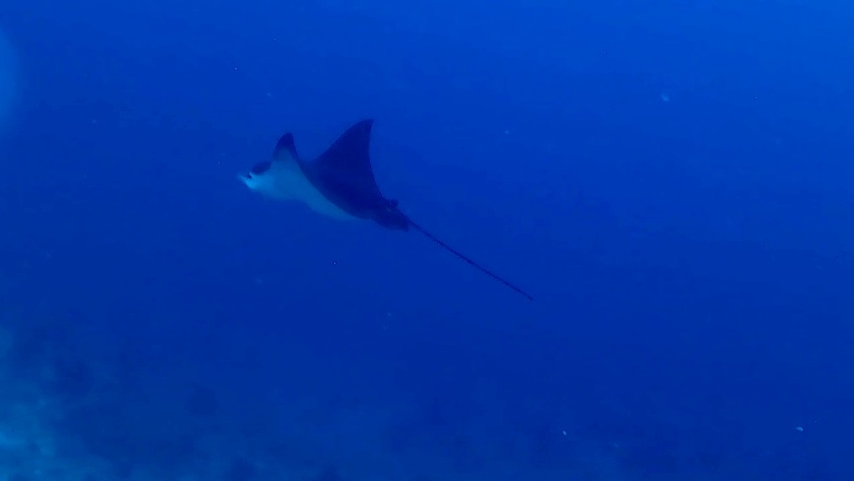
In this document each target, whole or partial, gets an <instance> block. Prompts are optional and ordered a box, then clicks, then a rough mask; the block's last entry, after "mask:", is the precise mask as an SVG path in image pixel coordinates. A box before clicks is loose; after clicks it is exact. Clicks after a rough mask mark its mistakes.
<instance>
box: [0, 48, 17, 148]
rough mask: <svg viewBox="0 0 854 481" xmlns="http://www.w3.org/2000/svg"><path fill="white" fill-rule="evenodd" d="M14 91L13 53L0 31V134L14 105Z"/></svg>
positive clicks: (14, 68) (14, 67)
mask: <svg viewBox="0 0 854 481" xmlns="http://www.w3.org/2000/svg"><path fill="white" fill-rule="evenodd" d="M16 91H17V89H16V66H15V53H14V51H13V49H12V46H11V45H10V44H9V42H8V41H7V40H6V38H5V36H4V35H3V32H2V31H0V135H2V129H3V128H4V127H5V124H6V121H7V120H8V116H9V115H10V114H11V110H12V107H13V106H14V102H15V94H16Z"/></svg>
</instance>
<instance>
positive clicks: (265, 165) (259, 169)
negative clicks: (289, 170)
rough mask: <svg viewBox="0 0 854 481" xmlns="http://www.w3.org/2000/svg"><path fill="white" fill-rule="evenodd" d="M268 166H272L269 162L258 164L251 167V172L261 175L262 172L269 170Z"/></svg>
mask: <svg viewBox="0 0 854 481" xmlns="http://www.w3.org/2000/svg"><path fill="white" fill-rule="evenodd" d="M270 165H272V162H270V161H269V160H268V161H267V162H259V163H257V164H255V165H253V166H252V170H251V172H252V173H253V174H256V175H257V174H263V173H264V172H267V171H268V170H270Z"/></svg>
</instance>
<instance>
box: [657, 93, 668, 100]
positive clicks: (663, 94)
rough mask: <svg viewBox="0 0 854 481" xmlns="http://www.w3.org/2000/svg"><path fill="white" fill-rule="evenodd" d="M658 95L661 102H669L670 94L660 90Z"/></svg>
mask: <svg viewBox="0 0 854 481" xmlns="http://www.w3.org/2000/svg"><path fill="white" fill-rule="evenodd" d="M659 97H661V101H662V102H670V95H668V94H667V92H661V94H660V95H659Z"/></svg>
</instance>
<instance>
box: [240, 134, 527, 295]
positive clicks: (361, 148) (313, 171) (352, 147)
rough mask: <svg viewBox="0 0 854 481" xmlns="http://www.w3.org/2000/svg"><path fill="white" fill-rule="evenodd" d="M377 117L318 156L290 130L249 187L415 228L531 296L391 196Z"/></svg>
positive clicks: (330, 211)
mask: <svg viewBox="0 0 854 481" xmlns="http://www.w3.org/2000/svg"><path fill="white" fill-rule="evenodd" d="M372 126H373V119H366V120H361V121H359V122H356V123H355V124H353V125H352V126H351V127H350V128H348V129H347V130H346V131H345V132H344V133H343V134H341V136H340V137H338V139H336V140H335V142H333V143H332V145H331V146H330V147H329V148H328V149H326V151H325V152H323V153H322V154H321V155H320V156H319V157H317V158H316V159H314V160H310V161H306V160H303V159H301V158H300V157H299V155H298V154H297V150H296V146H295V144H294V136H293V134H291V133H290V132H288V133H286V134H284V135H283V136H282V137H281V138H280V139H279V142H278V143H277V144H276V147H275V149H274V150H273V156H272V158H271V159H270V160H267V161H264V162H260V163H258V164H255V166H253V167H252V170H251V171H250V172H249V173H247V174H244V175H241V176H240V179H241V180H242V181H243V183H244V184H246V186H247V187H249V189H251V190H253V191H255V192H258V193H259V194H261V195H264V196H266V197H270V198H273V199H277V200H292V201H297V202H302V203H304V204H306V205H307V206H308V207H310V208H311V209H312V210H314V211H315V212H318V213H320V214H323V215H326V216H329V217H333V218H335V219H342V220H345V219H359V220H369V221H374V222H376V223H377V224H379V225H380V226H382V227H386V228H388V229H393V230H401V231H407V230H409V229H414V230H416V231H418V232H420V233H421V234H423V235H425V236H426V237H427V238H428V239H430V240H432V241H433V242H435V243H436V244H438V245H440V246H441V247H443V248H444V249H446V250H448V251H449V252H451V253H452V254H454V255H455V256H457V257H459V258H460V259H462V260H464V261H466V262H467V263H468V264H470V265H471V266H473V267H475V268H476V269H478V270H479V271H481V272H483V273H484V274H486V275H488V276H489V277H492V278H493V279H495V280H497V281H498V282H500V283H502V284H504V285H505V286H507V287H509V288H510V289H513V290H514V291H516V292H518V293H519V294H521V295H523V296H525V297H526V298H528V299H530V300H534V299H533V297H531V295H530V294H528V293H527V292H525V291H523V290H522V289H520V288H519V287H517V286H516V285H515V284H513V283H511V282H509V281H507V280H506V279H504V278H503V277H501V276H499V275H497V274H495V273H494V272H492V271H490V270H489V269H487V268H485V267H483V266H482V265H480V264H478V263H477V262H475V261H473V260H471V259H470V258H469V257H468V256H466V255H464V254H462V253H461V252H460V251H458V250H456V249H454V248H453V247H451V246H449V245H448V244H446V243H444V242H443V241H441V240H439V239H438V238H437V237H436V236H434V235H433V234H431V233H430V232H428V231H427V230H426V229H424V228H423V227H421V226H420V225H419V224H416V223H415V222H413V221H412V219H411V218H410V217H409V216H407V215H406V214H404V213H403V212H402V211H401V210H400V207H399V206H398V202H397V201H396V200H392V199H387V198H386V197H384V196H383V195H382V193H381V192H380V188H379V186H377V182H376V180H375V179H374V172H373V168H372V167H371V158H370V141H371V127H372Z"/></svg>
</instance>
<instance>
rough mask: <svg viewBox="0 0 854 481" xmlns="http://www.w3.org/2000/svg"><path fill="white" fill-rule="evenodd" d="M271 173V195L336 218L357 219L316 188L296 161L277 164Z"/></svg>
mask: <svg viewBox="0 0 854 481" xmlns="http://www.w3.org/2000/svg"><path fill="white" fill-rule="evenodd" d="M271 174H272V179H273V186H272V187H273V189H272V190H273V191H272V192H270V194H271V197H275V198H277V199H281V200H294V201H297V202H301V203H303V204H305V205H307V206H308V207H309V208H310V209H311V210H313V211H315V212H317V213H318V214H322V215H325V216H328V217H332V218H334V219H339V220H355V217H353V216H351V215H350V214H348V213H346V212H344V211H343V210H341V209H340V208H339V207H338V206H337V205H335V204H333V203H332V202H330V201H329V200H328V199H327V198H326V197H324V196H323V194H321V193H320V192H319V191H318V190H317V189H315V188H314V185H312V184H311V182H309V180H308V179H307V178H306V177H305V175H304V174H303V172H302V169H300V168H299V166H298V165H296V163H293V162H282V163H279V164H276V165H275V166H274V167H273V171H272V172H271Z"/></svg>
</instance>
